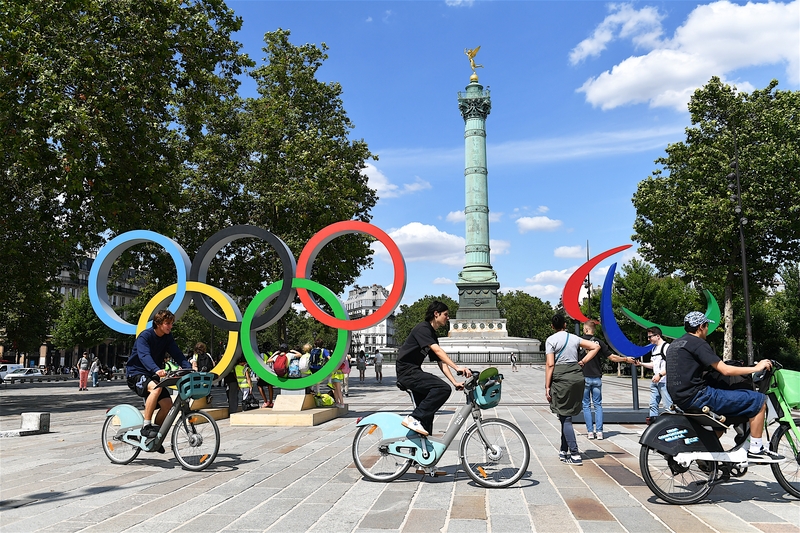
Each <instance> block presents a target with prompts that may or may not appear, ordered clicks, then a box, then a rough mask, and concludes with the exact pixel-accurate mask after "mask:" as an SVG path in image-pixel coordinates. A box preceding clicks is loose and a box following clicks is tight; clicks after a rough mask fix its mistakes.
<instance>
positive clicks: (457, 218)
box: [445, 211, 466, 222]
mask: <svg viewBox="0 0 800 533" xmlns="http://www.w3.org/2000/svg"><path fill="white" fill-rule="evenodd" d="M445 220H447V221H448V222H464V221H465V220H466V217H465V215H464V211H450V212H449V213H447V216H446V217H445Z"/></svg>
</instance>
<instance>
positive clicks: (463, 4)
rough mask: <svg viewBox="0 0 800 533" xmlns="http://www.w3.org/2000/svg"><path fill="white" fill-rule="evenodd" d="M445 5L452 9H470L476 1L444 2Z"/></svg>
mask: <svg viewBox="0 0 800 533" xmlns="http://www.w3.org/2000/svg"><path fill="white" fill-rule="evenodd" d="M444 3H445V4H447V5H448V6H450V7H470V6H472V4H474V3H475V0H444Z"/></svg>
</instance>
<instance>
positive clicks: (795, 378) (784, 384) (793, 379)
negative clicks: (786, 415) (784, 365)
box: [775, 369, 800, 409]
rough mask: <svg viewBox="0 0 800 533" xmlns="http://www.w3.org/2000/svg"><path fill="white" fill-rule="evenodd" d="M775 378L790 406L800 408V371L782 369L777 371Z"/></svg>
mask: <svg viewBox="0 0 800 533" xmlns="http://www.w3.org/2000/svg"><path fill="white" fill-rule="evenodd" d="M775 379H776V381H777V382H778V388H779V389H780V390H781V392H782V393H783V398H784V399H785V400H786V403H787V404H789V407H791V408H793V409H797V408H800V372H794V371H792V370H786V369H781V370H778V371H776V372H775Z"/></svg>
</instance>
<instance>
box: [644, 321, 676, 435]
mask: <svg viewBox="0 0 800 533" xmlns="http://www.w3.org/2000/svg"><path fill="white" fill-rule="evenodd" d="M647 340H648V341H649V342H650V344H654V345H655V346H653V349H652V351H651V352H650V353H651V358H650V362H649V363H642V362H640V361H637V366H643V367H645V368H650V369H652V370H653V379H652V380H651V381H650V416H648V417H647V419H646V422H647V425H648V426H649V425H650V424H652V423H653V422H655V420H656V417H657V416H658V405H659V404H660V403H661V400H662V399H663V400H664V409H667V410H669V409H671V408H672V398H670V397H669V392H667V348H669V343H668V342H665V341H664V336H663V335H662V333H661V328H659V327H652V328H647Z"/></svg>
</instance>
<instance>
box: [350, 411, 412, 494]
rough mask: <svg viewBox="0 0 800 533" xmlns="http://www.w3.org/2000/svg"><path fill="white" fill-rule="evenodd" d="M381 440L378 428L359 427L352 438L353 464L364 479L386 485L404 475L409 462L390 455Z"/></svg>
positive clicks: (381, 434)
mask: <svg viewBox="0 0 800 533" xmlns="http://www.w3.org/2000/svg"><path fill="white" fill-rule="evenodd" d="M382 439H383V431H381V428H380V426H377V425H375V424H370V425H368V426H360V427H359V428H358V430H357V431H356V436H355V438H353V462H354V463H355V464H356V468H358V471H359V472H361V475H362V476H364V477H365V478H367V479H369V480H370V481H382V482H384V483H386V482H389V481H394V480H395V479H397V478H399V477H400V476H402V475H403V474H405V473H406V472H407V471H408V468H409V467H410V466H411V460H409V459H404V458H402V457H397V456H394V455H391V454H390V453H389V447H388V446H387V445H385V444H381V440H382Z"/></svg>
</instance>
